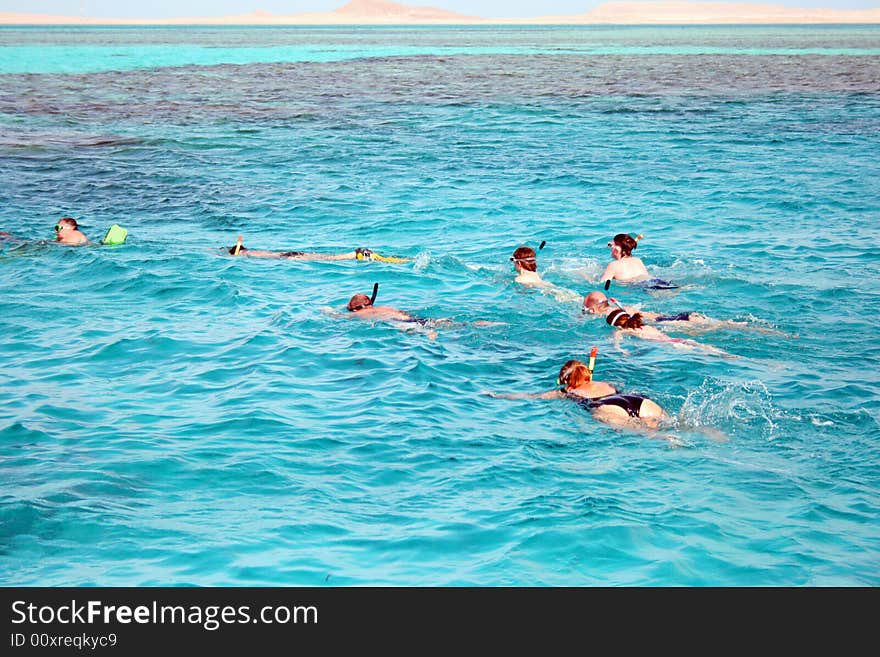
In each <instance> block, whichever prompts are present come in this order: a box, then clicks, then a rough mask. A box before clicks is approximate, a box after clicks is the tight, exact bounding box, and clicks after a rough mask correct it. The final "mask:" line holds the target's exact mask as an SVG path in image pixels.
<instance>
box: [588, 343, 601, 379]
mask: <svg viewBox="0 0 880 657" xmlns="http://www.w3.org/2000/svg"><path fill="white" fill-rule="evenodd" d="M598 353H599V347H595V346H594V347H593V348H592V349H590V364H589V365H587V369H588V370H590V380H591V381H592V380H593V370H594V369H596V355H597V354H598Z"/></svg>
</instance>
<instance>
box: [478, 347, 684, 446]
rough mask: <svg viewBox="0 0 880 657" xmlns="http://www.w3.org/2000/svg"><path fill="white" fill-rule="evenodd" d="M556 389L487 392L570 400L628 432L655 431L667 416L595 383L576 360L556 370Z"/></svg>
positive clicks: (506, 396)
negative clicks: (514, 392) (557, 375)
mask: <svg viewBox="0 0 880 657" xmlns="http://www.w3.org/2000/svg"><path fill="white" fill-rule="evenodd" d="M557 383H558V385H559V386H560V387H559V388H557V389H555V390H550V391H548V392H543V393H536V394H499V393H487V394H489V395H490V396H491V397H500V398H503V399H560V398H565V399H570V400H571V401H573V402H575V403H577V404H578V405H580V406H582V407H583V408H585V409H586V410H588V411H590V414H591V415H592V416H593V417H594V418H596V419H597V420H599V421H601V422H605V423H606V424H610V425H611V426H614V427H618V428H627V429H636V430H638V429H657V428H658V427H659V426H660V423H661V422H663V421H665V420H667V419H668V418H669V415H668V414H667V413H666V411H664V410H663V409H662V408H660V406H659V405H658V404H657V403H656V402H653V401H651V400H650V399H648V398H647V397H644V396H642V395H633V394H622V393H620V392H619V391H618V390H617V388H615V387H614V386H612V385H611V384H609V383H605V382H604V381H594V380H593V372H592V370H591V369H590V368H589V367H587V365H586V364H585V363H583V362H582V361H579V360H569V361H567V362H566V363H565V364H564V365H563V366H562V368H561V369H560V370H559V378H558V379H557Z"/></svg>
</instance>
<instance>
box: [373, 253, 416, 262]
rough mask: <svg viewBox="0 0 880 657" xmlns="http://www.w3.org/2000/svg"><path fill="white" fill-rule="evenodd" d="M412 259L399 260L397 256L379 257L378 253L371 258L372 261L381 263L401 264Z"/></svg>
mask: <svg viewBox="0 0 880 657" xmlns="http://www.w3.org/2000/svg"><path fill="white" fill-rule="evenodd" d="M411 259H412V258H398V257H397V256H383V255H379V254H378V253H373V254H372V255H371V256H370V260H378V261H379V262H394V263H400V262H409V261H410V260H411Z"/></svg>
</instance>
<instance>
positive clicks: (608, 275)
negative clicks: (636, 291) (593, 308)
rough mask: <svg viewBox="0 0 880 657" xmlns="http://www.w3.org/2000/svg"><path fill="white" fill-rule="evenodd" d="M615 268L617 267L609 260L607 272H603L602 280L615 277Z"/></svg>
mask: <svg viewBox="0 0 880 657" xmlns="http://www.w3.org/2000/svg"><path fill="white" fill-rule="evenodd" d="M614 269H615V267H614V263H613V262H609V263H608V266H607V267H605V272H604V273H603V274H602V278H601V279H600V282H602V283H604V282H605V281H610V280H612V279H613V278H614Z"/></svg>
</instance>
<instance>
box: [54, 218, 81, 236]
mask: <svg viewBox="0 0 880 657" xmlns="http://www.w3.org/2000/svg"><path fill="white" fill-rule="evenodd" d="M77 228H79V224H77V223H76V219H74V218H73V217H61V219H59V220H58V223H57V224H55V232H56V233H60V232H61V231H62V230H76V229H77Z"/></svg>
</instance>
